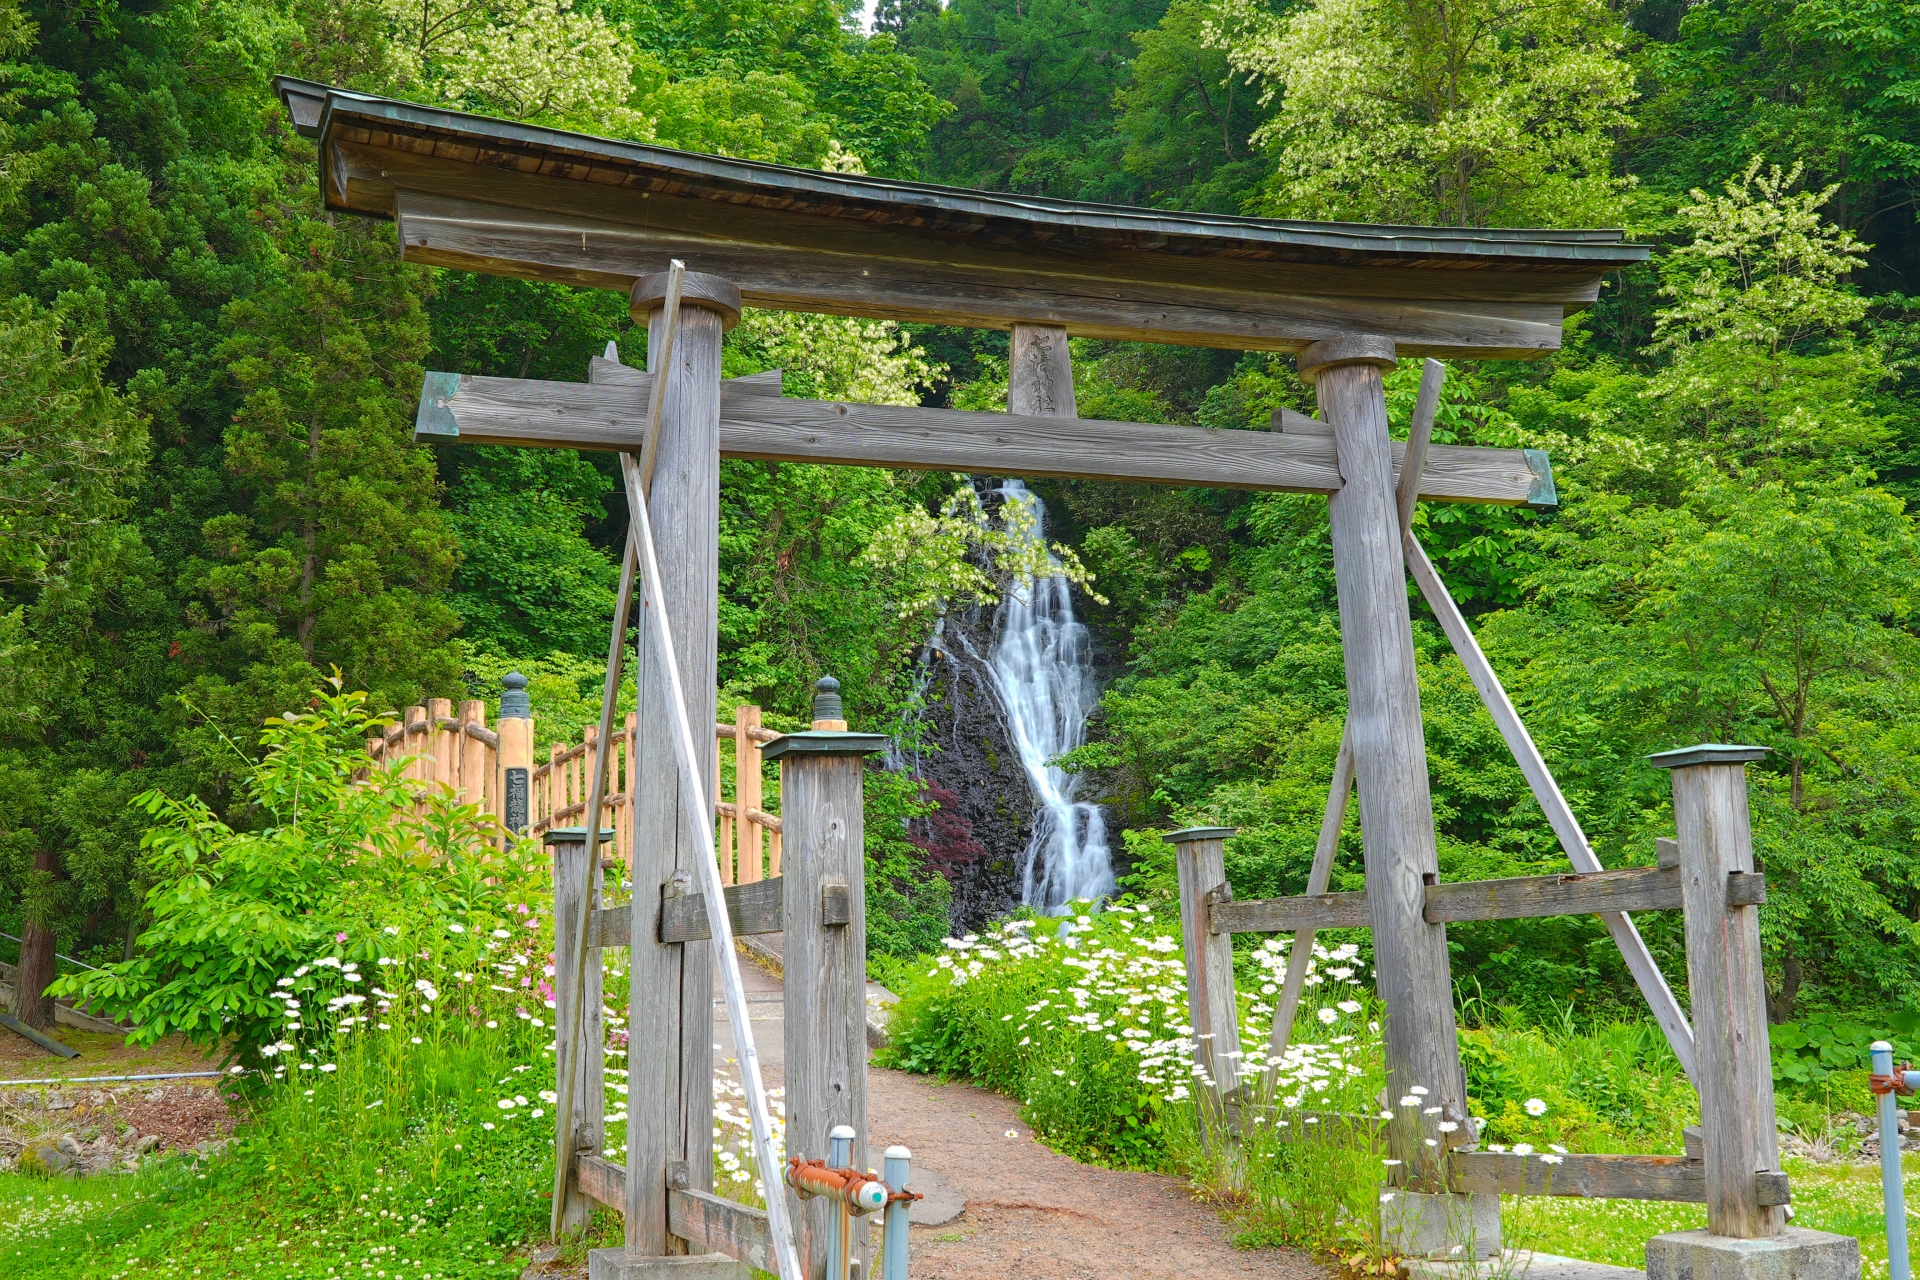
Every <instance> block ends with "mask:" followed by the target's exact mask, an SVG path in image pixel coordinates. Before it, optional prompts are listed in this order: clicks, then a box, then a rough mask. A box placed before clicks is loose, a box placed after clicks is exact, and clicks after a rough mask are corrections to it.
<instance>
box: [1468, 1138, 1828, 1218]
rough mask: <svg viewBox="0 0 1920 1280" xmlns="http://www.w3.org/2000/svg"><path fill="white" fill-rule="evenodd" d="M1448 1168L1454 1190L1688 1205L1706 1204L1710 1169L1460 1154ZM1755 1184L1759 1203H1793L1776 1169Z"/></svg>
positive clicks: (1598, 1158)
mask: <svg viewBox="0 0 1920 1280" xmlns="http://www.w3.org/2000/svg"><path fill="white" fill-rule="evenodd" d="M1447 1165H1448V1167H1447V1181H1448V1185H1449V1187H1450V1188H1451V1189H1453V1190H1455V1191H1487V1192H1497V1193H1498V1194H1500V1195H1509V1196H1579V1197H1586V1198H1590V1199H1595V1200H1668V1201H1677V1202H1680V1203H1683V1204H1704V1203H1706V1200H1707V1173H1706V1165H1705V1164H1704V1163H1703V1162H1702V1161H1699V1160H1691V1159H1688V1158H1687V1157H1685V1156H1634V1155H1625V1156H1616V1155H1595V1156H1580V1155H1566V1156H1561V1157H1560V1158H1559V1160H1558V1162H1557V1163H1548V1162H1547V1161H1544V1160H1542V1159H1541V1158H1540V1157H1539V1156H1538V1155H1530V1156H1518V1155H1514V1154H1512V1153H1511V1152H1498V1151H1456V1152H1455V1153H1454V1154H1453V1155H1452V1156H1451V1157H1449V1159H1448V1162H1447ZM1750 1183H1751V1185H1750V1188H1749V1190H1750V1193H1751V1195H1752V1196H1753V1198H1754V1199H1755V1201H1756V1202H1757V1203H1759V1204H1763V1205H1767V1206H1776V1205H1784V1204H1788V1203H1790V1202H1791V1200H1792V1191H1791V1189H1790V1188H1789V1187H1788V1185H1787V1175H1786V1174H1784V1173H1780V1172H1778V1171H1777V1170H1771V1171H1763V1172H1758V1173H1754V1174H1752V1175H1751V1178H1750Z"/></svg>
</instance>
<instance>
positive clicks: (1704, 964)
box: [1654, 748, 1786, 1239]
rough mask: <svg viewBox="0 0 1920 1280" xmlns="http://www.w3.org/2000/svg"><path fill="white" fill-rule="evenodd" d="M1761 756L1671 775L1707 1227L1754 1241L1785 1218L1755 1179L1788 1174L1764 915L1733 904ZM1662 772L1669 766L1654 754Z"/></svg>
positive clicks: (1749, 851) (1738, 755)
mask: <svg viewBox="0 0 1920 1280" xmlns="http://www.w3.org/2000/svg"><path fill="white" fill-rule="evenodd" d="M1761 754H1762V753H1761V752H1760V751H1759V750H1757V749H1751V748H1749V749H1746V750H1745V751H1744V752H1743V751H1741V750H1740V749H1737V748H1731V749H1722V750H1721V751H1720V752H1719V753H1718V755H1717V757H1716V758H1713V759H1709V760H1707V761H1706V762H1703V763H1698V764H1688V765H1683V766H1680V767H1677V768H1675V769H1674V770H1673V816H1674V823H1675V825H1676V826H1677V827H1678V828H1679V840H1680V875H1681V883H1682V885H1683V887H1684V893H1685V897H1686V937H1687V992H1688V995H1689V996H1690V997H1691V999H1692V1004H1693V1026H1694V1036H1695V1040H1694V1048H1695V1052H1696V1053H1697V1055H1698V1062H1699V1073H1698V1075H1697V1076H1696V1077H1695V1083H1696V1084H1697V1085H1698V1086H1699V1090H1700V1133H1701V1139H1702V1144H1703V1147H1704V1153H1705V1159H1704V1161H1703V1163H1704V1165H1705V1168H1706V1185H1707V1190H1706V1201H1707V1229H1708V1230H1710V1231H1712V1232H1713V1233H1714V1234H1715V1235H1722V1236H1734V1237H1738V1238H1740V1239H1755V1238H1758V1237H1761V1236H1771V1235H1778V1234H1779V1233H1780V1231H1781V1229H1782V1228H1784V1227H1785V1226H1786V1215H1785V1213H1784V1212H1783V1211H1782V1210H1781V1209H1780V1208H1778V1207H1777V1206H1769V1205H1763V1204H1761V1203H1760V1201H1759V1198H1758V1189H1757V1187H1756V1184H1755V1182H1754V1177H1753V1175H1754V1174H1755V1172H1757V1171H1777V1170H1778V1169H1779V1168H1780V1146H1779V1135H1778V1134H1777V1133H1776V1132H1775V1128H1774V1106H1773V1065H1772V1061H1771V1058H1770V1056H1769V1054H1768V1049H1767V1005H1766V994H1767V991H1766V980H1765V976H1764V974H1763V972H1762V968H1761V950H1760V913H1759V911H1758V910H1757V909H1756V908H1754V907H1750V906H1743V907H1733V906H1729V905H1728V903H1727V897H1728V894H1727V888H1728V880H1729V877H1730V876H1732V877H1735V878H1741V876H1742V875H1749V874H1751V873H1752V872H1753V833H1752V829H1751V827H1750V826H1749V819H1748V814H1747V778H1746V765H1745V764H1744V763H1743V761H1744V760H1747V759H1755V758H1758V757H1759V756H1760V755H1761ZM1654 762H1655V763H1656V764H1657V763H1660V757H1658V756H1656V757H1654Z"/></svg>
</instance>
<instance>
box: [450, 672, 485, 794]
mask: <svg viewBox="0 0 1920 1280" xmlns="http://www.w3.org/2000/svg"><path fill="white" fill-rule="evenodd" d="M459 720H460V734H459V737H458V738H457V739H456V740H455V743H454V745H455V754H456V755H457V757H458V759H459V761H460V769H459V774H458V786H459V788H460V803H461V804H471V805H478V806H480V807H481V809H482V810H483V811H484V810H485V807H486V803H487V744H486V743H485V742H483V741H481V740H480V739H479V738H477V737H475V736H474V735H473V734H472V733H470V732H468V730H469V728H473V729H485V728H486V727H487V704H486V703H485V702H482V701H481V700H480V699H478V698H469V699H467V700H466V701H464V702H462V703H461V704H460V716H459Z"/></svg>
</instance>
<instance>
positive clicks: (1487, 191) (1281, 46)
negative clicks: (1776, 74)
mask: <svg viewBox="0 0 1920 1280" xmlns="http://www.w3.org/2000/svg"><path fill="white" fill-rule="evenodd" d="M1211 29H1212V31H1213V35H1214V39H1215V41H1216V42H1217V43H1219V44H1220V45H1221V46H1222V47H1223V48H1225V49H1226V51H1227V54H1228V58H1229V60H1230V61H1231V62H1232V64H1233V66H1234V68H1235V69H1236V70H1238V71H1242V72H1245V73H1248V74H1250V75H1253V76H1256V77H1258V79H1259V80H1260V82H1261V86H1262V89H1263V91H1264V94H1265V95H1266V99H1267V100H1271V101H1272V102H1273V104H1274V107H1275V114H1274V116H1273V118H1272V119H1271V120H1270V121H1268V122H1267V123H1266V124H1265V125H1264V126H1262V128H1261V129H1260V131H1259V133H1258V134H1257V135H1256V141H1259V142H1263V143H1265V144H1266V145H1267V147H1268V153H1267V154H1268V156H1269V158H1270V160H1271V162H1272V165H1273V174H1272V177H1271V178H1270V179H1269V181H1268V190H1267V200H1266V202H1265V211H1266V212H1269V213H1272V214H1277V215H1281V216H1286V217H1300V218H1320V219H1328V220H1333V221H1345V222H1393V223H1419V224H1427V225H1435V224H1437V225H1444V226H1463V227H1485V226H1598V225H1606V224H1608V223H1611V222H1613V221H1614V220H1615V219H1616V218H1617V216H1618V210H1619V206H1620V199H1619V197H1620V193H1621V188H1622V185H1623V184H1622V182H1621V181H1620V179H1619V178H1618V177H1617V176H1616V175H1615V174H1614V172H1613V166H1612V153H1613V135H1614V133H1615V132H1616V131H1618V130H1621V129H1623V128H1625V127H1626V125H1627V124H1628V116H1627V113H1626V106H1627V103H1628V102H1629V101H1630V100H1631V99H1632V97H1633V92H1634V86H1633V72H1632V68H1631V67H1630V66H1629V65H1628V64H1627V62H1626V61H1625V59H1623V58H1622V57H1621V53H1622V50H1623V47H1624V32H1623V30H1622V28H1621V25H1620V21H1619V19H1618V18H1616V17H1615V16H1614V14H1613V12H1612V10H1610V9H1609V8H1608V7H1607V6H1606V5H1605V4H1603V3H1601V2H1600V0H1520V2H1519V3H1495V2H1494V0H1468V2H1467V3H1464V4H1436V3H1432V2H1431V0H1314V2H1313V3H1311V4H1308V5H1305V6H1303V7H1301V8H1300V9H1298V10H1296V11H1294V12H1291V13H1288V14H1284V15H1276V14H1274V13H1272V12H1271V11H1270V10H1268V9H1267V8H1266V7H1265V6H1264V5H1262V4H1259V3H1257V2H1256V0H1228V2H1227V3H1223V4H1222V6H1221V12H1220V17H1219V18H1218V19H1217V20H1216V21H1215V22H1214V23H1213V25H1212V28H1211Z"/></svg>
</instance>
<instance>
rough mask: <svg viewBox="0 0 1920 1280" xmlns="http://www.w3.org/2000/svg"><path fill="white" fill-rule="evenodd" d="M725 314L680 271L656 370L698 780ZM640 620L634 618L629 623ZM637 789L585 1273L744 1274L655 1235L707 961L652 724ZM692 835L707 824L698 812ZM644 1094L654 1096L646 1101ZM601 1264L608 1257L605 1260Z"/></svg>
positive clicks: (660, 512) (662, 474)
mask: <svg viewBox="0 0 1920 1280" xmlns="http://www.w3.org/2000/svg"><path fill="white" fill-rule="evenodd" d="M666 282H667V277H666V275H665V274H664V273H662V274H659V275H651V276H643V277H642V278H641V279H640V280H639V281H638V282H637V283H636V284H635V285H634V287H633V293H632V296H631V305H632V311H633V316H634V319H635V320H643V319H644V320H645V321H646V323H647V330H648V339H649V341H648V362H647V363H648V367H649V368H650V369H653V371H654V372H655V373H656V374H659V373H660V372H661V371H660V370H659V369H658V368H657V364H658V360H657V355H658V350H659V345H660V339H661V336H662V328H663V326H662V323H661V317H662V314H663V311H662V308H663V306H664V302H665V294H666ZM739 319H740V290H739V288H738V287H737V286H735V285H734V284H733V282H732V281H730V280H726V279H723V278H721V277H719V276H713V275H704V274H701V273H699V272H692V271H690V272H688V273H687V274H686V277H685V282H684V284H683V286H682V291H681V302H680V319H679V332H678V334H677V335H676V336H675V338H674V346H673V366H672V368H670V369H667V370H665V377H666V379H667V384H666V393H665V399H664V401H663V405H662V410H661V417H660V443H659V450H658V454H657V461H656V463H655V467H654V473H653V477H652V482H653V483H652V488H651V496H650V497H649V500H648V501H649V514H650V515H651V516H652V521H653V531H654V539H655V550H656V553H657V555H658V557H659V562H660V585H661V591H662V594H663V596H664V599H661V600H647V601H645V607H646V608H664V609H666V610H667V619H668V621H669V623H670V624H671V625H672V628H673V638H674V645H675V648H676V657H677V658H678V660H679V664H680V680H681V685H682V687H683V688H684V689H685V691H686V696H687V716H688V719H689V720H690V721H691V722H692V724H693V726H694V735H693V745H694V751H695V753H696V755H697V756H698V760H697V762H696V766H695V767H696V768H698V769H700V770H702V772H701V774H700V776H701V777H704V778H711V777H713V776H714V755H715V751H716V747H715V742H714V736H713V734H712V732H711V731H710V730H709V731H708V732H706V733H702V732H700V726H702V725H707V726H711V725H712V724H713V723H714V715H715V697H716V694H715V685H716V682H717V681H716V677H717V667H718V660H717V650H718V647H719V638H718V613H719V599H720V341H721V337H722V335H723V334H724V333H725V332H726V330H728V329H730V328H732V327H733V325H734V324H735V323H737V322H738V321H739ZM643 625H645V624H643ZM651 643H652V642H651V640H650V639H648V638H646V633H645V632H644V631H643V638H642V641H641V644H640V660H639V662H638V664H637V672H638V683H639V723H640V724H641V725H642V726H666V725H669V724H671V723H672V715H671V712H670V711H669V710H668V707H667V693H666V689H665V681H664V680H663V679H661V678H660V671H659V663H658V662H652V661H649V658H648V648H649V645H650V644H651ZM630 776H631V777H632V778H633V779H634V780H635V784H636V788H637V791H638V796H637V807H636V809H635V813H634V819H635V820H634V823H633V908H634V909H633V913H632V919H633V933H632V939H631V942H632V951H631V956H632V973H631V978H632V986H631V989H630V994H629V1021H628V1043H627V1069H628V1071H629V1073H630V1075H629V1084H628V1089H629V1093H628V1099H629V1102H630V1103H631V1104H632V1105H631V1106H630V1107H629V1111H628V1120H627V1160H626V1168H627V1211H626V1256H625V1258H624V1259H619V1258H618V1255H615V1256H614V1257H612V1258H609V1257H608V1256H607V1255H608V1254H611V1253H612V1252H613V1251H611V1250H605V1251H596V1253H595V1257H594V1261H595V1262H598V1263H600V1267H599V1269H597V1270H596V1271H595V1280H602V1278H603V1277H604V1278H605V1280H616V1277H617V1280H642V1278H643V1277H645V1278H646V1280H653V1278H654V1277H662V1276H668V1275H671V1276H675V1277H687V1278H689V1280H690V1278H691V1277H695V1276H699V1277H707V1276H715V1277H718V1276H722V1275H731V1276H743V1275H744V1274H745V1272H744V1268H741V1267H740V1266H739V1264H737V1263H734V1262H733V1261H732V1260H731V1259H728V1258H721V1257H718V1256H713V1257H703V1258H699V1259H691V1258H688V1257H686V1256H685V1255H686V1254H687V1253H688V1246H687V1243H686V1241H684V1240H681V1239H679V1238H678V1237H675V1236H672V1235H670V1234H669V1233H668V1230H667V1190H668V1188H669V1186H672V1187H673V1188H674V1189H677V1190H688V1189H692V1190H699V1191H711V1190H712V1189H713V1035H712V1032H711V1026H712V1020H713V963H714V962H713V955H712V952H711V944H710V943H709V942H707V941H697V942H677V943H670V944H663V943H661V941H660V932H659V922H660V903H661V899H662V897H663V896H664V895H666V894H669V893H680V892H688V891H693V892H698V889H697V888H696V886H698V885H699V884H701V883H702V881H701V880H700V879H699V874H700V865H699V863H698V861H696V860H697V859H701V858H708V859H710V858H712V857H713V856H714V855H713V850H712V849H711V848H707V847H704V846H699V847H696V845H695V844H694V842H691V841H690V840H689V838H688V836H687V830H688V826H689V824H688V823H687V822H686V820H685V815H684V814H683V813H682V812H681V808H680V806H681V805H682V804H684V803H685V796H684V791H683V786H682V783H681V780H680V779H681V773H680V765H679V762H678V761H677V760H676V759H675V756H674V751H673V746H672V737H671V735H670V734H668V733H667V732H665V731H657V732H643V733H641V734H639V735H637V741H636V743H635V747H634V762H633V769H632V773H631V775H630ZM705 817H706V822H705V823H702V824H698V827H697V829H699V828H704V827H705V826H707V825H710V824H711V821H712V815H711V814H709V815H705ZM646 1100H656V1101H655V1102H654V1105H652V1106H648V1105H646ZM609 1263H614V1264H615V1265H612V1266H609V1265H607V1264H609Z"/></svg>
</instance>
